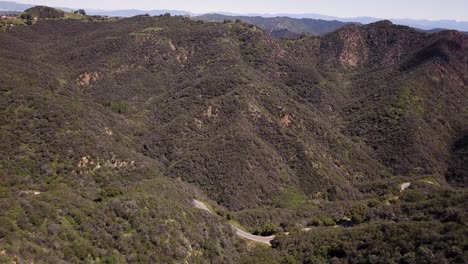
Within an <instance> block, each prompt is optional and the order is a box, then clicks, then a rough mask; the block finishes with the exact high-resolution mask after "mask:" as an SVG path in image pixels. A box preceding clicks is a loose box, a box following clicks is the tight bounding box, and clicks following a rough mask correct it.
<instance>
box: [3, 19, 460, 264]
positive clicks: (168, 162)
mask: <svg viewBox="0 0 468 264" xmlns="http://www.w3.org/2000/svg"><path fill="white" fill-rule="evenodd" d="M467 51H468V39H467V36H466V35H465V34H462V33H460V32H456V31H443V32H438V33H432V34H427V33H422V32H417V31H415V30H413V29H411V28H409V27H403V26H396V25H393V24H392V23H391V22H389V21H381V22H378V23H374V24H370V25H365V26H359V25H346V26H344V27H341V28H340V29H338V30H337V31H334V32H331V33H329V34H325V35H324V36H304V37H303V38H300V39H292V40H291V39H289V40H278V39H273V38H272V37H271V36H270V35H269V34H267V33H265V31H263V30H259V29H258V28H256V27H255V26H252V25H249V24H245V23H242V22H229V21H226V23H207V22H203V21H194V20H192V19H189V18H185V17H171V16H167V15H166V16H159V17H150V16H138V17H133V18H129V19H119V20H113V21H106V22H100V21H89V20H70V19H53V20H39V21H38V22H37V23H36V24H34V25H31V26H18V27H15V28H13V29H11V30H8V31H5V32H0V93H1V94H2V96H0V111H1V113H2V114H1V115H0V124H1V126H0V183H1V184H0V220H1V221H0V252H1V254H0V259H1V260H2V261H3V260H5V262H7V261H16V262H29V261H34V262H45V263H60V262H63V261H65V262H72V263H82V262H98V263H99V262H110V263H121V262H145V263H148V262H154V263H168V262H176V263H182V262H188V263H261V262H262V261H263V262H265V263H295V262H302V263H307V262H311V263H314V262H326V261H335V262H347V261H349V262H360V261H364V260H366V259H372V261H375V262H384V261H391V262H407V263H416V262H417V261H418V260H421V259H424V260H428V261H429V260H430V259H431V257H432V259H436V260H437V261H440V262H458V263H463V262H466V259H467V256H466V247H465V244H466V243H465V242H464V240H465V237H466V236H465V234H466V232H467V228H466V221H467V215H466V208H467V206H468V205H467V201H468V199H467V197H468V193H467V191H466V178H467V176H466V173H465V172H466V166H464V162H463V161H464V160H465V159H466V136H467V131H468V112H467V111H465V109H466V105H468V96H467V93H466V87H467V83H468V76H467V72H468V69H467V65H468V64H467V60H468V52H467ZM408 182H409V183H410V186H409V188H407V189H404V190H402V188H401V185H402V184H404V183H408ZM194 198H196V199H198V200H203V201H207V202H208V203H209V204H210V206H211V207H213V209H214V211H215V212H217V214H218V217H217V216H207V215H206V214H204V213H203V212H200V211H199V210H197V209H196V208H194V207H193V204H192V199H194ZM228 222H229V223H234V224H236V225H239V226H242V228H244V229H246V230H247V231H250V232H253V233H257V234H270V233H275V232H279V231H288V232H289V235H286V234H279V235H278V236H277V237H276V239H275V241H274V245H273V248H264V247H261V246H256V245H252V244H247V243H245V242H244V241H242V240H240V239H239V238H238V237H236V236H235V233H234V231H233V230H232V229H231V228H230V226H229V224H228ZM335 225H338V227H336V228H335V227H333V226H335ZM306 226H309V227H310V228H311V230H310V231H309V232H305V231H302V230H303V228H304V227H306Z"/></svg>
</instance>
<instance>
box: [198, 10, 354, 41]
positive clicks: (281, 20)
mask: <svg viewBox="0 0 468 264" xmlns="http://www.w3.org/2000/svg"><path fill="white" fill-rule="evenodd" d="M195 19H198V20H203V21H211V22H223V21H226V20H232V21H234V20H241V21H242V22H245V23H248V24H252V25H255V26H258V27H260V28H262V29H265V30H267V31H270V32H271V33H273V32H274V33H275V36H280V37H286V38H288V37H289V38H291V37H292V38H295V37H297V36H298V33H299V34H300V33H310V34H313V35H323V34H327V33H330V32H333V31H335V30H337V29H339V28H341V27H343V26H345V25H348V24H352V23H345V22H340V21H336V20H333V21H327V20H322V19H309V18H302V19H296V18H291V17H285V16H284V17H261V16H254V17H253V16H227V15H221V14H206V15H201V16H197V17H195ZM285 30H287V31H289V32H286V31H285ZM284 33H288V34H286V35H285V34H284Z"/></svg>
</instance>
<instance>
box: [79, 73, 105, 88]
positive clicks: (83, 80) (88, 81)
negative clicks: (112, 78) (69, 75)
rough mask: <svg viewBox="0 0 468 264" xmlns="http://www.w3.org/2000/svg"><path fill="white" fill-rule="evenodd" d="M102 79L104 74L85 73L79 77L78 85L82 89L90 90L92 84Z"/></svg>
mask: <svg viewBox="0 0 468 264" xmlns="http://www.w3.org/2000/svg"><path fill="white" fill-rule="evenodd" d="M101 78H102V74H101V73H100V72H97V71H95V72H84V73H82V74H80V76H78V79H77V80H76V83H77V84H78V85H79V86H80V87H81V88H88V87H90V86H91V85H92V84H94V83H95V82H96V81H98V80H100V79H101Z"/></svg>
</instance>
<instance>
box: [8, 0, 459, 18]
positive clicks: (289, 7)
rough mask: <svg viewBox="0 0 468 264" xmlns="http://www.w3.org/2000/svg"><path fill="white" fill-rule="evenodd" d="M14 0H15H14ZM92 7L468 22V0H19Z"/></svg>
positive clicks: (53, 4) (22, 1) (64, 5)
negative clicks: (315, 14) (314, 14)
mask: <svg viewBox="0 0 468 264" xmlns="http://www.w3.org/2000/svg"><path fill="white" fill-rule="evenodd" d="M11 1H15V0H11ZM16 2H21V3H29V4H44V5H49V6H60V7H72V8H93V9H106V10H115V9H142V10H150V9H176V10H184V11H191V12H194V13H204V12H216V11H226V12H233V13H294V14H300V13H317V14H323V15H330V16H338V17H357V16H372V17H379V18H415V19H430V20H439V19H451V20H463V21H468V0H285V1H280V0H16Z"/></svg>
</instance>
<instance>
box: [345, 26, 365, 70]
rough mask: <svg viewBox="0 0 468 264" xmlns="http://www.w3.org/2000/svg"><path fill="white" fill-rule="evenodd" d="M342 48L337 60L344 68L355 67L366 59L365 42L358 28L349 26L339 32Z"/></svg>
mask: <svg viewBox="0 0 468 264" xmlns="http://www.w3.org/2000/svg"><path fill="white" fill-rule="evenodd" d="M339 37H340V40H341V41H342V43H343V48H342V50H341V52H340V54H339V60H340V63H341V65H342V66H344V67H357V66H359V65H360V64H361V63H363V62H366V61H367V59H368V54H367V47H366V42H365V39H364V38H363V36H362V35H361V30H360V29H359V27H358V26H355V25H351V26H348V27H346V29H345V30H342V31H340V32H339Z"/></svg>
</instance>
